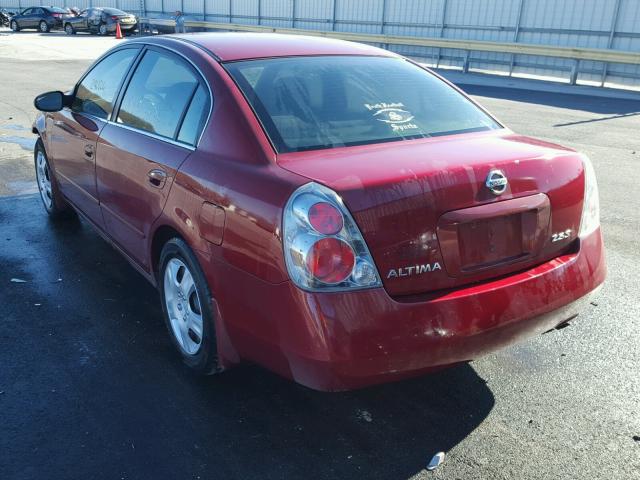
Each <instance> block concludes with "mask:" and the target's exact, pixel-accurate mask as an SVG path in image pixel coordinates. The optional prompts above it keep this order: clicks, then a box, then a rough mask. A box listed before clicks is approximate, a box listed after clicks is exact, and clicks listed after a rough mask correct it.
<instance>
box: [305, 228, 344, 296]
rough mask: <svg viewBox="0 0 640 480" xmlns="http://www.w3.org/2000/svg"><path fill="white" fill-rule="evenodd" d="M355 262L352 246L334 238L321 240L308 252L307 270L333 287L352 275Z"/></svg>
mask: <svg viewBox="0 0 640 480" xmlns="http://www.w3.org/2000/svg"><path fill="white" fill-rule="evenodd" d="M355 261H356V256H355V254H354V253H353V249H352V248H351V246H350V245H349V244H348V243H347V242H344V241H342V240H338V239H337V238H334V237H327V238H321V239H320V240H318V241H317V242H315V243H314V244H313V245H312V246H311V248H310V249H309V251H308V252H307V268H308V269H309V272H311V275H313V276H314V277H315V278H317V279H318V280H320V281H321V282H323V283H330V284H332V285H333V284H336V283H340V282H343V281H345V280H346V279H347V278H348V277H349V275H351V271H352V270H353V266H354V265H355Z"/></svg>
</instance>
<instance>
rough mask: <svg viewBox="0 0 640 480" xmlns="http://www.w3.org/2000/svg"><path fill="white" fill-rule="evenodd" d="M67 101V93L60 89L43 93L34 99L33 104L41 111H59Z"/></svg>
mask: <svg viewBox="0 0 640 480" xmlns="http://www.w3.org/2000/svg"><path fill="white" fill-rule="evenodd" d="M66 103H67V99H66V98H65V94H64V93H62V92H59V91H56V92H47V93H42V94H40V95H38V96H37V97H36V98H35V100H34V101H33V105H34V106H35V107H36V108H37V109H38V110H40V111H41V112H59V111H60V110H62V109H63V108H64V106H65V104H66Z"/></svg>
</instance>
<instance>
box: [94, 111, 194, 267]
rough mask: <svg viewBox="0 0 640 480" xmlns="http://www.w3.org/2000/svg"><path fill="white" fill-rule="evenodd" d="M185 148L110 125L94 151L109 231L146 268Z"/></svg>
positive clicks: (101, 202)
mask: <svg viewBox="0 0 640 480" xmlns="http://www.w3.org/2000/svg"><path fill="white" fill-rule="evenodd" d="M190 153H191V150H190V149H189V148H187V147H183V146H179V145H177V144H173V143H169V142H166V141H163V140H160V139H158V138H154V137H152V136H149V135H147V134H145V133H142V132H138V131H134V130H132V129H129V128H126V127H124V126H121V125H115V124H111V123H110V124H108V125H107V126H106V127H105V128H104V130H103V131H102V133H101V135H100V139H99V140H98V145H97V151H96V177H97V189H98V195H99V198H100V205H101V208H102V213H103V217H104V221H105V227H106V230H107V233H108V234H109V236H110V237H112V238H113V240H115V241H116V242H117V243H118V244H119V245H120V247H121V248H123V249H124V250H125V251H126V252H127V253H128V254H129V255H130V256H131V257H132V258H133V259H134V260H135V261H137V262H138V263H139V264H140V265H142V266H144V267H148V258H147V255H146V243H147V242H146V239H147V237H148V235H149V232H150V230H151V226H152V224H153V222H154V221H155V220H156V219H157V218H158V217H159V216H160V214H161V213H162V209H163V208H164V205H165V203H166V201H167V196H168V195H169V191H170V189H171V185H172V184H173V180H174V178H175V175H176V172H177V170H178V168H179V167H180V165H181V164H182V162H183V161H184V160H185V159H186V158H187V156H188V155H189V154H190Z"/></svg>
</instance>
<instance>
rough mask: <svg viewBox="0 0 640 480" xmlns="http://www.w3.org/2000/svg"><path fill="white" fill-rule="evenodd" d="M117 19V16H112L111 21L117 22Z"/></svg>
mask: <svg viewBox="0 0 640 480" xmlns="http://www.w3.org/2000/svg"><path fill="white" fill-rule="evenodd" d="M119 18H120V17H118V16H116V15H113V16H112V17H111V20H118V19H119Z"/></svg>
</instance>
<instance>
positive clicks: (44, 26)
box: [38, 20, 50, 33]
mask: <svg viewBox="0 0 640 480" xmlns="http://www.w3.org/2000/svg"><path fill="white" fill-rule="evenodd" d="M38 28H39V29H40V31H41V32H42V33H49V30H50V28H49V24H48V23H47V22H45V21H44V20H42V21H41V22H40V25H39V27H38Z"/></svg>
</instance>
